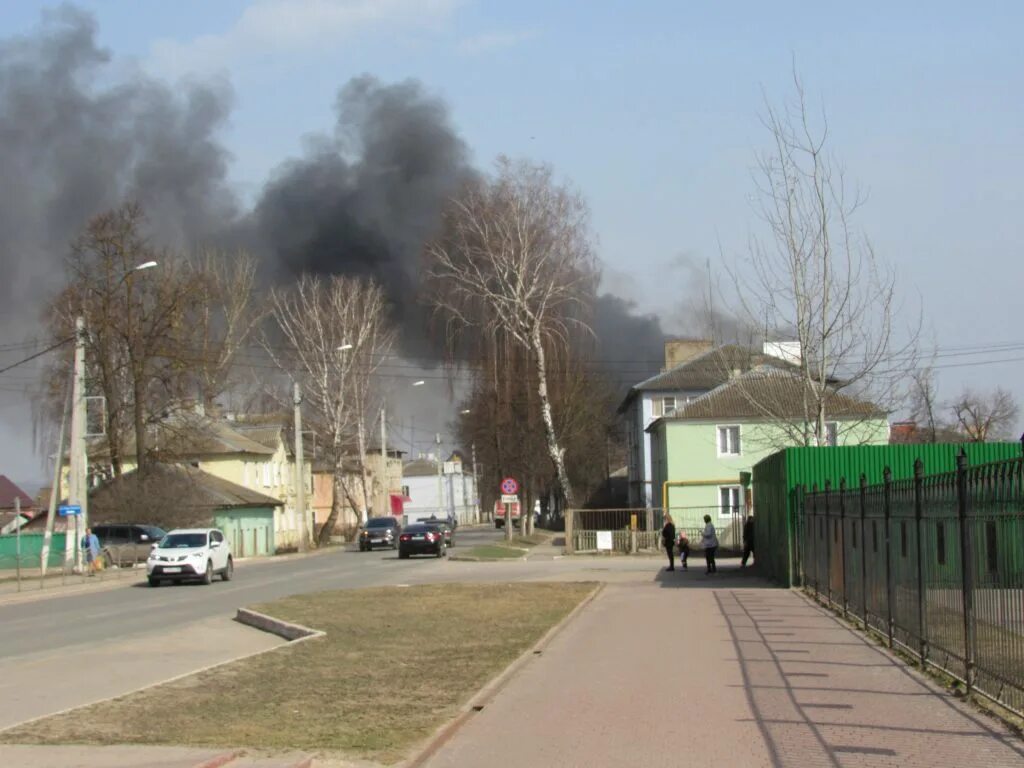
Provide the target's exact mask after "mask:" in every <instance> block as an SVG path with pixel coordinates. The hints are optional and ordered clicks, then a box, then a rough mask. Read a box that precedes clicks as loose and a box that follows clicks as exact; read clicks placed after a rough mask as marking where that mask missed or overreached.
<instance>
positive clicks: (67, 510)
mask: <svg viewBox="0 0 1024 768" xmlns="http://www.w3.org/2000/svg"><path fill="white" fill-rule="evenodd" d="M57 512H58V513H59V514H60V516H61V517H69V516H71V515H80V514H82V507H81V506H79V505H78V504H61V505H60V506H59V507H58V508H57Z"/></svg>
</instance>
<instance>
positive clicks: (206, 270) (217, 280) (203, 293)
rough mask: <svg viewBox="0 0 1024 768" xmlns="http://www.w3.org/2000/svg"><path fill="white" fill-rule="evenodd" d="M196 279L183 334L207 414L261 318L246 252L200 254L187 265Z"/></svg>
mask: <svg viewBox="0 0 1024 768" xmlns="http://www.w3.org/2000/svg"><path fill="white" fill-rule="evenodd" d="M190 268H191V270H192V271H193V273H194V274H195V276H196V277H197V278H198V279H197V280H195V282H194V290H195V297H194V298H195V302H194V305H193V312H192V315H191V316H190V317H189V318H188V322H187V326H186V330H187V331H188V332H189V334H190V336H191V344H190V346H191V350H192V353H193V355H194V359H193V364H192V366H190V367H191V369H192V370H194V372H195V377H196V385H197V387H198V389H199V393H198V397H199V401H200V402H201V403H202V405H203V409H204V411H206V412H209V411H210V410H211V408H212V407H213V404H214V401H215V399H216V398H217V397H218V396H219V395H221V394H223V393H224V391H225V390H226V389H227V388H228V387H229V386H230V383H231V382H230V378H231V373H232V372H233V370H234V364H235V362H236V360H237V357H238V354H239V352H240V351H241V350H242V349H243V348H244V347H245V345H246V343H247V342H248V341H249V340H250V338H251V336H252V333H253V331H254V330H255V329H256V327H257V326H258V324H259V322H260V321H261V320H262V319H263V317H264V316H265V314H266V313H265V311H264V310H262V309H261V308H260V306H259V304H258V302H256V301H255V297H256V259H255V258H253V256H252V255H250V254H248V253H246V252H245V251H238V252H235V253H221V252H219V251H213V250H207V251H202V252H201V253H199V254H198V255H196V256H195V257H193V258H192V259H191V260H190Z"/></svg>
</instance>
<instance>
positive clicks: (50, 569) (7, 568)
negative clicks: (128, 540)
mask: <svg viewBox="0 0 1024 768" xmlns="http://www.w3.org/2000/svg"><path fill="white" fill-rule="evenodd" d="M2 538H4V539H7V538H9V537H6V536H5V537H2ZM23 538H24V539H26V540H28V539H30V537H29V536H25V537H23ZM4 543H9V542H0V544H4ZM8 549H10V548H9V547H4V546H0V590H4V591H6V590H13V591H17V592H22V591H25V590H28V589H46V588H47V587H50V586H54V585H64V584H76V583H85V582H86V580H89V581H95V580H100V581H104V580H109V579H125V578H133V577H134V578H143V577H144V576H145V575H146V574H145V562H144V561H143V562H138V548H137V547H134V546H131V545H128V546H124V547H120V546H117V545H109V546H105V547H103V548H102V550H101V552H100V557H99V559H98V562H97V564H96V565H95V566H93V567H91V568H90V567H89V566H87V565H85V564H83V565H82V567H80V568H79V567H76V566H75V564H74V561H71V562H65V560H64V554H65V552H64V546H63V543H61V546H60V547H59V548H58V547H54V548H53V549H51V550H50V557H49V559H48V564H47V568H46V575H45V576H44V575H43V571H42V568H41V567H40V565H41V562H40V552H39V550H38V549H36V550H35V551H33V550H32V547H31V545H29V546H26V548H25V550H24V551H20V552H19V551H17V550H14V551H7V550H8ZM5 585H9V586H5Z"/></svg>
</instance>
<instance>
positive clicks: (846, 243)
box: [730, 74, 920, 445]
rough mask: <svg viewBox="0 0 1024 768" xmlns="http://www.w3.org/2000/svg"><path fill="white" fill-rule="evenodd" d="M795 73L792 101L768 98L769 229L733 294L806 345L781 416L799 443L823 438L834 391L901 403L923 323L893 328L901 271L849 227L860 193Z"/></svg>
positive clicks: (764, 160) (756, 320) (765, 207)
mask: <svg viewBox="0 0 1024 768" xmlns="http://www.w3.org/2000/svg"><path fill="white" fill-rule="evenodd" d="M793 79H794V84H795V89H796V99H795V101H794V102H793V103H791V104H787V105H785V106H783V107H782V108H775V107H772V106H771V105H769V106H768V107H767V112H766V115H765V118H764V124H765V127H766V128H767V129H768V131H769V132H770V134H771V137H772V141H773V146H772V150H771V151H770V152H768V153H766V154H764V155H763V156H761V157H759V158H758V167H757V173H756V174H755V184H756V186H757V198H756V200H757V203H756V205H757V208H758V213H759V215H760V217H761V219H762V220H763V221H764V223H765V224H766V225H767V230H768V234H767V236H766V237H764V238H762V237H754V238H752V240H751V243H750V248H749V250H748V253H747V254H746V256H745V257H742V258H741V259H739V261H738V262H737V263H735V264H734V265H733V266H732V267H731V269H730V276H731V279H732V284H733V287H734V290H732V291H730V294H731V296H732V297H733V298H732V304H733V306H734V307H735V310H736V314H737V315H738V316H739V317H740V319H741V321H742V324H743V325H745V326H747V327H754V328H762V329H764V333H765V335H766V336H768V335H776V334H777V335H780V336H782V337H788V338H794V339H795V340H796V341H798V342H799V343H800V357H799V359H798V360H794V361H793V362H794V364H795V366H796V368H797V370H798V373H799V376H800V377H801V378H802V379H803V381H804V382H805V385H806V386H805V389H806V393H805V395H804V397H803V411H804V413H803V414H802V416H801V418H800V419H783V420H780V423H781V424H782V425H783V426H784V428H786V429H787V430H788V431H789V432H790V433H791V435H790V437H791V439H792V440H794V441H795V442H797V443H798V444H803V445H823V444H825V442H826V421H827V417H828V415H829V400H830V399H831V398H833V396H834V394H835V393H836V392H839V391H840V390H843V389H848V390H850V391H851V393H853V394H854V395H855V396H857V397H861V398H863V397H869V398H870V399H871V401H872V402H874V403H875V404H877V405H878V406H880V408H881V409H882V410H893V409H894V408H895V407H896V404H897V403H899V401H900V400H901V399H902V397H903V387H904V384H903V382H904V380H905V375H906V374H907V372H909V371H912V370H914V369H915V368H916V356H917V353H916V349H917V339H918V336H919V330H920V322H919V321H917V322H916V327H915V325H914V324H911V325H910V327H908V328H907V329H906V330H905V331H903V330H902V329H900V328H898V327H897V323H898V317H897V316H898V314H899V312H900V307H899V304H898V300H897V291H896V280H895V277H894V275H893V273H892V271H891V270H890V269H889V268H888V267H887V266H886V265H885V264H884V263H883V261H882V260H881V259H880V258H879V257H878V256H877V255H876V254H875V251H874V249H873V248H872V246H871V243H870V242H869V241H868V240H867V238H866V237H864V236H862V235H860V234H859V233H858V232H857V231H856V230H855V229H854V226H853V219H854V216H855V214H856V213H857V211H858V210H859V209H860V207H861V205H862V203H863V197H862V196H861V195H859V194H858V193H857V192H856V191H855V190H852V189H850V187H849V186H848V184H847V182H846V178H845V174H844V172H843V170H842V167H841V166H840V165H839V164H838V163H837V162H836V160H835V159H834V158H833V156H832V155H831V154H830V151H829V148H828V139H829V127H828V123H827V119H826V118H825V116H824V115H822V116H821V117H820V119H815V116H814V115H812V114H811V112H810V110H809V108H808V105H807V102H806V99H805V96H804V90H803V87H802V85H801V82H800V80H799V77H797V76H796V74H794V78H793ZM770 410H771V409H770V408H768V407H766V414H765V415H766V416H768V417H770V416H771V413H770Z"/></svg>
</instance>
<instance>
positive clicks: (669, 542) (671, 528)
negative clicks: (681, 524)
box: [661, 515, 676, 571]
mask: <svg viewBox="0 0 1024 768" xmlns="http://www.w3.org/2000/svg"><path fill="white" fill-rule="evenodd" d="M661 543H662V545H664V547H665V551H666V552H668V570H670V571H674V570H675V569H676V552H675V546H676V527H675V525H674V524H673V523H672V516H671V515H665V525H664V526H663V527H662V529H661Z"/></svg>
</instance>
